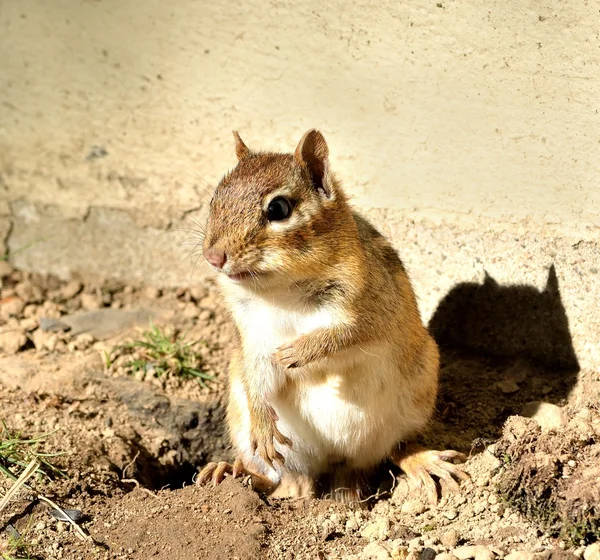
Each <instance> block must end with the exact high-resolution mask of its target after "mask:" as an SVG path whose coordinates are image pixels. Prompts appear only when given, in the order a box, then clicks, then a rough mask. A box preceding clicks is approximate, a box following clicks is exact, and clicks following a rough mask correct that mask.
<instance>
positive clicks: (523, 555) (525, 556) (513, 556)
mask: <svg viewBox="0 0 600 560" xmlns="http://www.w3.org/2000/svg"><path fill="white" fill-rule="evenodd" d="M504 560H535V554H534V553H533V552H526V551H524V550H515V551H514V552H511V553H510V554H508V555H506V556H505V557H504Z"/></svg>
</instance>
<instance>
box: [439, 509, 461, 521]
mask: <svg viewBox="0 0 600 560" xmlns="http://www.w3.org/2000/svg"><path fill="white" fill-rule="evenodd" d="M442 515H443V516H444V517H446V518H448V519H450V520H452V519H456V518H457V517H458V512H457V511H456V510H455V509H449V510H448V511H444V512H443V513H442Z"/></svg>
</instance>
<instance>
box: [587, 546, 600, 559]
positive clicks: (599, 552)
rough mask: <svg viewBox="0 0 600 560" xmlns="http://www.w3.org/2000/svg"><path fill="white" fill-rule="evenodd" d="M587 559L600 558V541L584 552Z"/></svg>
mask: <svg viewBox="0 0 600 560" xmlns="http://www.w3.org/2000/svg"><path fill="white" fill-rule="evenodd" d="M583 558H584V559H585V560H600V542H595V543H594V544H591V545H589V546H588V547H586V549H585V550H584V552H583Z"/></svg>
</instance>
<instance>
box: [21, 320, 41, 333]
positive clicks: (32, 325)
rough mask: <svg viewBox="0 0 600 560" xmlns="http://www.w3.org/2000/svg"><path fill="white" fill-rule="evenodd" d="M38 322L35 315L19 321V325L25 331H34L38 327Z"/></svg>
mask: <svg viewBox="0 0 600 560" xmlns="http://www.w3.org/2000/svg"><path fill="white" fill-rule="evenodd" d="M38 323H39V322H38V320H37V319H36V318H35V317H28V318H27V319H23V320H22V321H21V322H20V323H19V327H21V329H22V330H24V331H32V330H34V329H37V327H38Z"/></svg>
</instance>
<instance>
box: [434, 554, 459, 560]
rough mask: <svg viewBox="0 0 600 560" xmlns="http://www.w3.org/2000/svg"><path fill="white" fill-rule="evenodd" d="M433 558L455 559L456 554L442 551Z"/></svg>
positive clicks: (440, 559) (442, 559) (436, 559)
mask: <svg viewBox="0 0 600 560" xmlns="http://www.w3.org/2000/svg"><path fill="white" fill-rule="evenodd" d="M435 560H456V556H454V554H450V553H449V552H442V553H440V554H438V555H437V556H436V557H435Z"/></svg>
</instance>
